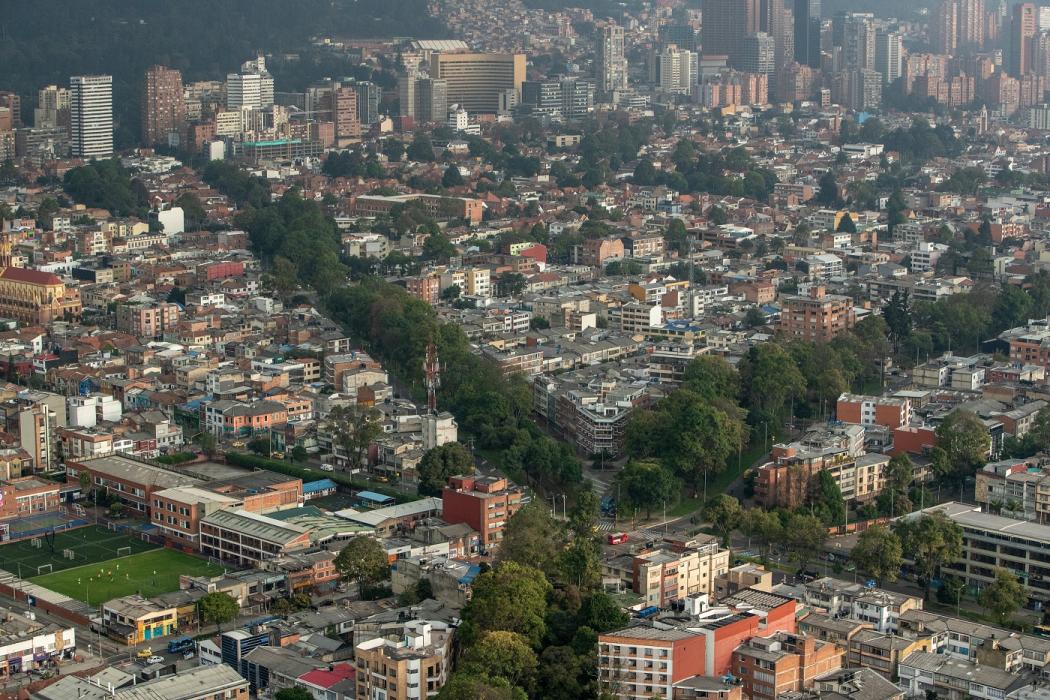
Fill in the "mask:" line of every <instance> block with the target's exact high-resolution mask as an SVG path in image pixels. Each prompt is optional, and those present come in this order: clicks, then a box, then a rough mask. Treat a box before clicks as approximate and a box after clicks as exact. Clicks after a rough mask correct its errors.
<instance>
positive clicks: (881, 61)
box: [875, 31, 904, 85]
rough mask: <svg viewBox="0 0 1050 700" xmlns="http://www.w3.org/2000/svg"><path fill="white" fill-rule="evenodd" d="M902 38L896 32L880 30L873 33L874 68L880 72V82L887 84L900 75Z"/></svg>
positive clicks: (902, 48)
mask: <svg viewBox="0 0 1050 700" xmlns="http://www.w3.org/2000/svg"><path fill="white" fill-rule="evenodd" d="M903 58H904V38H903V37H902V36H901V35H900V34H899V33H898V32H885V31H880V32H878V33H876V35H875V70H877V71H878V72H879V73H881V74H882V84H883V85H889V84H890V83H892V82H893V81H895V80H897V78H899V77H901V69H902V67H903V65H904V64H903Z"/></svg>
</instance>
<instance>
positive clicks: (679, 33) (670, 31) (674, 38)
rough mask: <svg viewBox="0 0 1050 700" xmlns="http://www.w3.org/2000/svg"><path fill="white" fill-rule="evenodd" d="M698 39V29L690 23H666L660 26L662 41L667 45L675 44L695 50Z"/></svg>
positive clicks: (687, 49)
mask: <svg viewBox="0 0 1050 700" xmlns="http://www.w3.org/2000/svg"><path fill="white" fill-rule="evenodd" d="M696 39H697V37H696V30H695V29H693V28H692V27H690V26H689V25H688V24H665V25H663V26H662V27H660V43H661V44H663V45H665V46H666V45H667V44H674V45H675V46H677V47H678V48H680V49H683V50H685V51H693V52H695V51H696V49H697V46H696V44H697V41H696Z"/></svg>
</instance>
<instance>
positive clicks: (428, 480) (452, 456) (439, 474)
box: [417, 442, 474, 496]
mask: <svg viewBox="0 0 1050 700" xmlns="http://www.w3.org/2000/svg"><path fill="white" fill-rule="evenodd" d="M417 471H418V472H419V495H420V496H440V495H441V493H442V491H443V490H444V488H445V485H446V484H448V480H449V478H450V477H453V476H456V475H458V474H467V475H469V474H473V473H474V458H473V457H472V456H471V454H470V450H468V449H467V448H466V447H464V446H463V445H462V444H460V443H458V442H446V443H445V444H444V445H441V446H439V447H434V448H431V449H429V450H427V452H426V454H424V455H423V459H421V460H420V461H419V467H418V468H417Z"/></svg>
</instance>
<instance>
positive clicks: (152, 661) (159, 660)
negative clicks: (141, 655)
mask: <svg viewBox="0 0 1050 700" xmlns="http://www.w3.org/2000/svg"><path fill="white" fill-rule="evenodd" d="M146 663H148V664H162V663H164V657H163V656H151V657H149V658H148V659H146Z"/></svg>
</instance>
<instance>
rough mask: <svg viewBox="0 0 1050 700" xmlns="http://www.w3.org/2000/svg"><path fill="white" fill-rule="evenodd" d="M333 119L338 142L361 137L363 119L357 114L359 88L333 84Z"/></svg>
mask: <svg viewBox="0 0 1050 700" xmlns="http://www.w3.org/2000/svg"><path fill="white" fill-rule="evenodd" d="M332 121H333V122H335V140H336V143H337V144H339V142H340V141H346V140H353V139H359V138H361V121H360V119H359V118H358V114H357V90H355V89H354V88H352V87H347V86H344V87H336V86H333V88H332ZM340 145H341V144H340Z"/></svg>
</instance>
